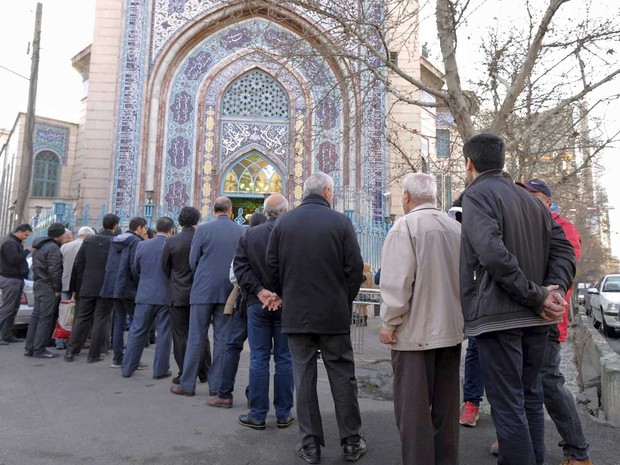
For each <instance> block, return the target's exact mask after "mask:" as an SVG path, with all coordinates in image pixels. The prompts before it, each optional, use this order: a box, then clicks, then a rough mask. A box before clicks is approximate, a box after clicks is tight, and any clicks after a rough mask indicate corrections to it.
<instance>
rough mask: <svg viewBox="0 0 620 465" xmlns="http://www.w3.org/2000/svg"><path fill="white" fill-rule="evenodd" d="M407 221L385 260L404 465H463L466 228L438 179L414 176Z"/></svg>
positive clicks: (384, 338) (406, 191)
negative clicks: (439, 199)
mask: <svg viewBox="0 0 620 465" xmlns="http://www.w3.org/2000/svg"><path fill="white" fill-rule="evenodd" d="M402 186H403V207H404V210H405V212H406V215H405V216H403V217H402V218H400V219H399V220H398V221H397V222H396V223H395V224H394V226H393V227H392V229H391V231H390V233H389V234H388V236H387V238H386V240H385V244H384V245H383V255H382V258H381V283H380V286H381V300H382V303H381V320H382V328H381V330H380V332H379V338H380V339H381V342H382V343H384V344H389V345H390V348H391V349H392V369H393V371H394V411H395V414H396V423H397V426H398V429H399V431H400V437H401V443H402V456H403V464H404V465H414V464H420V465H422V464H423V465H457V464H458V463H459V460H458V450H459V426H458V425H459V363H460V355H461V343H462V342H463V313H462V311H461V302H460V295H459V253H460V242H461V240H460V237H461V227H460V224H459V223H458V222H457V221H455V220H453V219H451V218H449V217H448V215H446V214H444V213H442V212H441V211H439V209H438V208H437V207H436V206H435V202H436V194H437V185H436V180H435V177H434V176H431V175H428V174H423V173H413V174H408V175H407V176H406V177H405V178H404V180H403V183H402Z"/></svg>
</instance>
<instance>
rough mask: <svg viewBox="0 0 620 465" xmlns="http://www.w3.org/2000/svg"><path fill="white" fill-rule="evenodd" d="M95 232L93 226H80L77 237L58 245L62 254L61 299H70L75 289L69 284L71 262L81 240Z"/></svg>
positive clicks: (80, 244) (71, 268)
mask: <svg viewBox="0 0 620 465" xmlns="http://www.w3.org/2000/svg"><path fill="white" fill-rule="evenodd" d="M93 234H95V231H93V228H90V227H88V226H82V227H81V228H80V229H79V230H78V234H77V235H78V237H77V238H76V239H75V240H73V241H71V242H67V243H65V244H63V245H62V247H60V253H61V254H62V299H63V300H70V299H71V297H72V294H73V292H75V289H74V288H73V287H72V286H71V273H72V272H73V263H74V262H75V257H76V256H77V253H78V251H79V250H80V247H82V242H84V239H85V238H86V237H88V236H92V235H93Z"/></svg>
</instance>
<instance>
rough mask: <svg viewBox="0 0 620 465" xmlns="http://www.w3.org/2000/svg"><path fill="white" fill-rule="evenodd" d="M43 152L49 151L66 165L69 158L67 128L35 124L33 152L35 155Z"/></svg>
mask: <svg viewBox="0 0 620 465" xmlns="http://www.w3.org/2000/svg"><path fill="white" fill-rule="evenodd" d="M43 150H51V151H52V152H54V153H55V154H57V155H58V156H59V157H60V159H61V160H62V164H63V165H66V164H67V159H68V157H69V128H66V127H63V126H54V125H51V124H45V123H35V125H34V142H33V151H34V153H35V154H37V153H39V152H41V151H43Z"/></svg>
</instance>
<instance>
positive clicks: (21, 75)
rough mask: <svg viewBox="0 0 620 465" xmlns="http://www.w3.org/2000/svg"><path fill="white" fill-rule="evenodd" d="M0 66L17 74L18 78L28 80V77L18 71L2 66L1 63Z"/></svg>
mask: <svg viewBox="0 0 620 465" xmlns="http://www.w3.org/2000/svg"><path fill="white" fill-rule="evenodd" d="M0 68H2V69H4V70H6V71H8V72H9V73H13V74H15V75H16V76H19V77H20V78H23V79H25V80H26V81H30V78H27V77H26V76H24V75H23V74H19V73H18V72H16V71H13V70H12V69H9V68H7V67H6V66H2V65H0Z"/></svg>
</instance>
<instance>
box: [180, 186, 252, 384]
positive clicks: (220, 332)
mask: <svg viewBox="0 0 620 465" xmlns="http://www.w3.org/2000/svg"><path fill="white" fill-rule="evenodd" d="M213 215H214V216H215V219H214V220H213V221H211V222H210V223H205V224H201V225H200V226H198V228H197V229H196V232H195V234H194V237H193V239H192V246H191V248H190V252H189V266H190V268H191V269H192V271H193V272H194V281H193V283H192V290H191V292H190V296H189V303H190V312H189V335H188V338H187V348H186V350H185V359H184V360H183V373H182V374H181V379H180V383H179V385H178V386H177V385H173V386H172V387H171V388H170V392H172V393H173V394H177V395H181V396H183V395H185V396H193V395H194V394H195V390H196V377H197V376H198V369H199V366H200V360H201V356H202V353H203V346H204V344H205V339H206V337H207V333H208V332H209V326H211V323H213V352H212V353H213V363H212V365H211V368H210V370H209V374H208V383H209V394H210V395H212V396H215V395H216V394H217V392H218V391H219V389H220V384H221V381H222V368H223V364H222V356H223V353H224V347H225V343H226V329H227V324H228V321H229V318H228V317H227V316H225V315H224V306H225V305H226V300H227V299H228V295H229V294H230V291H231V290H232V288H233V286H232V284H231V283H230V280H229V278H228V274H229V270H230V262H231V261H232V259H233V256H234V254H235V248H236V247H237V242H239V239H240V238H241V236H242V235H243V232H244V229H243V226H241V225H238V224H237V223H235V222H234V221H232V220H231V216H232V202H231V201H230V199H229V198H228V197H218V198H217V199H215V202H214V203H213Z"/></svg>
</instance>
